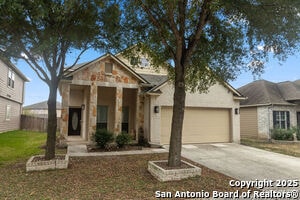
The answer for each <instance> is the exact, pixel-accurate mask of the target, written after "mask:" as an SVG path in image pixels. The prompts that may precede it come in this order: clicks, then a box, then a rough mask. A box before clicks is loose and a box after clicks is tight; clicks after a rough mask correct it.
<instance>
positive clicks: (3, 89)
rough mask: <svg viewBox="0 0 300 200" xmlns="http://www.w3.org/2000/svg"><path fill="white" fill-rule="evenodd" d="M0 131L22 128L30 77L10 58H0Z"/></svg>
mask: <svg viewBox="0 0 300 200" xmlns="http://www.w3.org/2000/svg"><path fill="white" fill-rule="evenodd" d="M0 71H1V73H0V132H5V131H10V130H17V129H20V120H21V112H22V104H23V102H24V87H25V82H28V79H27V78H26V77H25V76H24V75H23V74H22V73H21V72H20V70H18V69H17V67H16V66H14V65H13V64H12V63H11V62H9V61H8V60H4V59H2V60H0Z"/></svg>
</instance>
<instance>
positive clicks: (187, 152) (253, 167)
mask: <svg viewBox="0 0 300 200" xmlns="http://www.w3.org/2000/svg"><path fill="white" fill-rule="evenodd" d="M182 156H184V157H186V158H188V159H190V160H192V161H194V162H197V163H200V164H201V165H204V166H206V167H208V168H210V169H213V170H216V171H218V172H221V173H223V174H225V175H228V176H230V177H233V178H235V179H239V180H245V181H247V180H255V179H258V180H264V179H268V180H274V181H275V180H278V179H279V180H287V179H293V180H294V179H298V180H299V179H300V158H296V157H292V156H287V155H283V154H278V153H273V152H269V151H264V150H260V149H256V148H252V147H247V146H244V145H239V144H233V143H224V144H223V143H222V144H196V145H183V148H182Z"/></svg>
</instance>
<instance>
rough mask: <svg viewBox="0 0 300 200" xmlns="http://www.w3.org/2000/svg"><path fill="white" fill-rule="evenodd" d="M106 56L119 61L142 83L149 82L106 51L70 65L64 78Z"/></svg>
mask: <svg viewBox="0 0 300 200" xmlns="http://www.w3.org/2000/svg"><path fill="white" fill-rule="evenodd" d="M107 57H110V58H112V59H113V60H115V61H116V62H117V63H119V64H120V65H121V66H123V67H124V68H125V69H126V70H127V71H128V72H129V73H131V74H132V75H133V76H134V77H136V78H137V79H138V80H140V81H142V82H143V83H149V82H148V81H147V80H146V79H144V78H143V77H142V76H141V75H140V74H138V73H136V72H135V71H134V70H133V69H131V68H130V67H129V66H127V65H126V64H125V63H124V62H122V61H121V60H120V59H119V58H117V57H116V56H114V55H112V54H110V53H107V54H105V55H103V56H100V57H99V58H96V59H95V60H92V61H90V62H86V63H81V64H77V65H74V66H73V67H71V68H70V69H68V70H66V71H65V76H64V78H69V77H71V76H72V75H73V74H75V73H77V72H79V71H81V70H83V69H85V68H87V67H89V66H90V65H92V64H94V63H96V62H99V61H100V60H103V59H105V58H107Z"/></svg>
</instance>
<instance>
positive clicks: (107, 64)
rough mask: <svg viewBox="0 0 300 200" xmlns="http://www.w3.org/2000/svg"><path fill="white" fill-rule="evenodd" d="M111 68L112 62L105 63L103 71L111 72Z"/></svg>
mask: <svg viewBox="0 0 300 200" xmlns="http://www.w3.org/2000/svg"><path fill="white" fill-rule="evenodd" d="M112 70H113V64H112V63H105V73H107V74H111V73H112Z"/></svg>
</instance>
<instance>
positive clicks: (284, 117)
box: [273, 111, 290, 129]
mask: <svg viewBox="0 0 300 200" xmlns="http://www.w3.org/2000/svg"><path fill="white" fill-rule="evenodd" d="M273 128H280V129H289V128H290V112H289V111H273Z"/></svg>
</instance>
